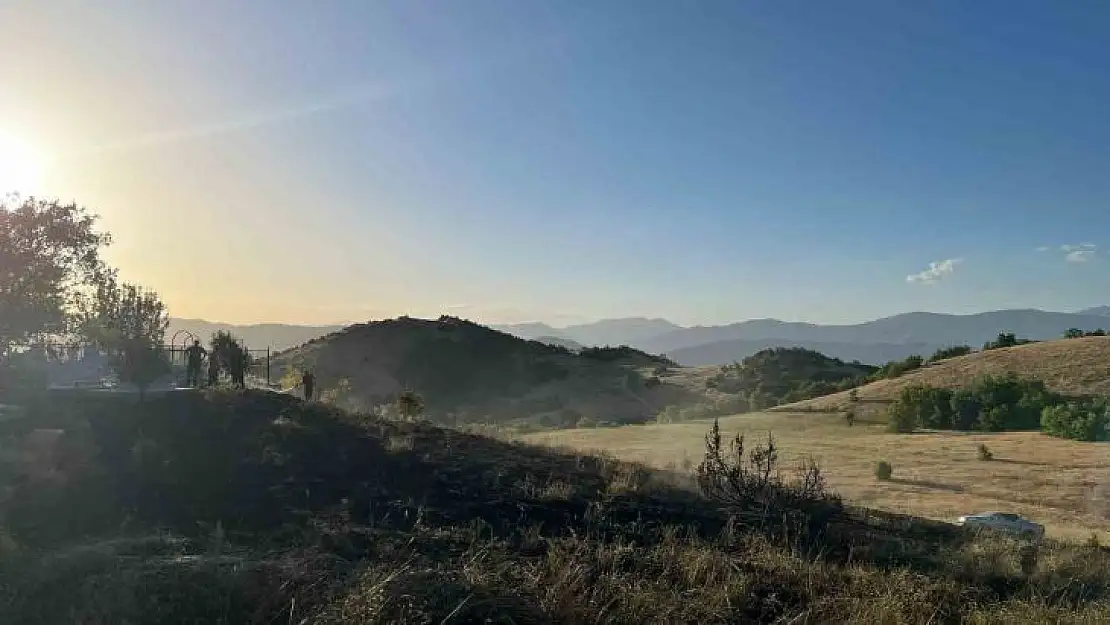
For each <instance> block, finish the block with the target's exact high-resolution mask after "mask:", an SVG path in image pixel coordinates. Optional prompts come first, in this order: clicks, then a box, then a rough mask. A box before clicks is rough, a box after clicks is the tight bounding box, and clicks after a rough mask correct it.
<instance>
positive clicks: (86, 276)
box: [0, 198, 110, 360]
mask: <svg viewBox="0 0 1110 625" xmlns="http://www.w3.org/2000/svg"><path fill="white" fill-rule="evenodd" d="M95 223H96V216H95V215H92V214H90V213H88V212H87V211H86V210H85V209H84V208H82V207H79V206H77V205H76V204H72V203H70V204H62V203H60V202H58V201H57V200H42V199H37V198H28V199H26V200H21V199H14V200H10V201H0V360H2V359H3V358H4V357H5V356H6V355H7V354H8V351H9V350H10V348H11V347H13V346H18V345H23V344H27V343H28V342H31V341H34V340H36V339H39V338H41V337H43V336H48V335H60V334H64V333H68V332H70V331H72V330H73V329H74V328H73V322H74V320H75V312H76V310H77V307H78V304H79V303H80V302H81V299H82V295H85V294H87V292H88V291H89V290H90V289H92V288H93V287H95V286H96V285H97V284H100V283H101V282H102V280H103V279H104V278H105V276H106V275H107V274H108V273H109V272H108V270H107V269H106V267H105V265H104V263H103V262H102V261H101V258H100V250H101V248H102V247H104V246H105V245H107V244H108V243H109V242H110V237H109V236H108V235H107V234H104V233H101V232H98V231H97V230H96V229H95Z"/></svg>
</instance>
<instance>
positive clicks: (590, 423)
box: [574, 417, 597, 428]
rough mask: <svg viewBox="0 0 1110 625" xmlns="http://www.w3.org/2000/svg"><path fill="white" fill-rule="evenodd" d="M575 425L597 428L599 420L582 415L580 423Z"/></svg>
mask: <svg viewBox="0 0 1110 625" xmlns="http://www.w3.org/2000/svg"><path fill="white" fill-rule="evenodd" d="M574 426H575V427H577V428H596V427H597V421H596V420H594V419H591V418H590V417H582V418H581V419H579V420H578V423H576V424H574Z"/></svg>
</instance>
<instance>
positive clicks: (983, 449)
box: [979, 443, 994, 462]
mask: <svg viewBox="0 0 1110 625" xmlns="http://www.w3.org/2000/svg"><path fill="white" fill-rule="evenodd" d="M979 459H980V460H982V461H984V462H989V461H991V460H994V454H992V453H991V450H990V449H987V446H986V445H984V444H983V443H979Z"/></svg>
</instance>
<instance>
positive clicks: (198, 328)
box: [166, 317, 343, 352]
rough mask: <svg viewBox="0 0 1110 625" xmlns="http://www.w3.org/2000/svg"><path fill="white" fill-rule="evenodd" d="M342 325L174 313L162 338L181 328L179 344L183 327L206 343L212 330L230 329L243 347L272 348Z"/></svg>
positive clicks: (280, 348) (185, 338)
mask: <svg viewBox="0 0 1110 625" xmlns="http://www.w3.org/2000/svg"><path fill="white" fill-rule="evenodd" d="M341 329H343V326H341V325H330V326H308V325H295V324H287V323H256V324H249V325H237V324H233V323H220V322H215V321H206V320H204V319H182V318H178V317H172V318H170V326H169V329H168V330H166V340H167V341H169V340H170V339H172V338H173V336H174V334H176V333H178V332H182V335H180V336H178V337H177V342H178V344H180V343H181V342H182V341H185V340H188V337H187V336H185V335H184V333H183V331H187V332H190V333H192V334H193V335H195V336H196V337H197V338H199V339H200V340H201V341H202V342H205V343H207V342H208V339H210V338H211V337H212V335H213V334H215V333H216V332H220V331H222V332H230V333H231V334H233V335H235V336H236V337H238V338H240V339H242V340H243V342H244V343H246V345H247V347H249V348H251V349H261V350H264V349H266V348H270V349H272V350H273V351H275V352H277V351H281V350H284V349H289V348H290V347H296V346H298V345H303V344H304V343H306V342H308V341H310V340H312V339H314V338H317V337H321V336H324V335H325V334H330V333H332V332H336V331H339V330H341Z"/></svg>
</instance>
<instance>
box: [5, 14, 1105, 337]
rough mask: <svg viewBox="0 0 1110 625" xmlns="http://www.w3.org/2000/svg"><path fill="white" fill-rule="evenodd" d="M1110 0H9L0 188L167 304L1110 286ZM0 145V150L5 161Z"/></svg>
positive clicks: (500, 302)
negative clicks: (92, 220)
mask: <svg viewBox="0 0 1110 625" xmlns="http://www.w3.org/2000/svg"><path fill="white" fill-rule="evenodd" d="M1107 32H1110V4H1107V3H1098V2H1074V3H1054V2H1046V1H1042V2H1020V1H986V0H984V1H979V2H950V1H937V2H929V3H922V2H890V1H889V0H875V1H859V2H853V1H848V2H836V3H832V2H821V3H817V2H805V1H800V0H799V1H794V0H786V1H782V2H773V3H772V2H747V1H732V0H719V1H710V0H706V1H704V2H681V1H678V0H665V1H664V0H627V1H617V0H614V1H610V2H541V1H538V0H503V1H493V0H467V1H466V2H447V1H421V2H413V1H402V0H398V1H395V2H384V1H382V2H372V1H369V0H330V1H329V2H317V3H308V2H300V3H293V2H281V3H278V2H270V1H268V0H237V1H236V2H223V1H220V0H192V1H183V0H182V1H176V0H160V1H159V2H142V1H140V0H130V1H123V0H101V1H99V2H96V3H91V2H78V1H76V0H74V1H66V0H0V185H3V184H4V183H5V181H7V182H8V183H9V184H13V182H12V181H18V182H19V184H20V185H22V186H23V188H22V189H9V190H19V191H21V192H23V193H24V195H27V194H28V193H34V194H37V195H44V196H52V197H58V198H60V199H63V200H74V201H76V202H78V203H79V204H82V205H84V206H87V207H89V208H90V209H91V210H93V211H94V212H96V213H98V214H99V215H100V216H101V221H100V224H101V226H102V227H103V228H104V229H106V230H108V231H110V232H111V233H112V234H113V236H114V243H113V245H112V246H111V248H110V249H109V251H108V254H107V256H108V259H109V261H110V262H112V263H113V264H115V265H116V266H118V267H119V268H120V270H121V274H122V276H123V278H125V279H127V280H129V281H133V282H137V283H140V284H143V285H146V286H149V287H152V288H154V289H156V290H157V291H158V292H159V293H160V294H161V295H162V297H163V298H164V299H165V300H166V302H167V303H168V305H169V307H170V311H171V313H172V314H174V315H175V316H181V317H194V318H196V317H199V318H206V319H209V320H214V321H217V320H218V321H225V322H232V323H253V322H263V321H270V322H277V321H280V322H289V323H332V322H347V321H356V320H365V319H369V318H381V317H387V316H395V315H399V314H410V315H414V316H438V315H439V314H442V313H446V314H453V315H458V316H462V317H467V318H471V319H475V320H478V321H483V322H488V323H508V322H521V321H530V320H537V321H544V322H548V323H553V324H556V325H560V324H568V323H576V322H582V321H589V320H593V319H599V318H611V317H624V316H648V317H665V318H667V319H670V320H672V321H674V322H677V323H682V324H716V323H728V322H733V321H739V320H743V319H749V318H764V317H774V318H779V319H784V320H803V321H811V322H817V323H846V322H856V321H863V320H866V319H872V318H876V317H881V316H886V315H891V314H896V313H900V312H906V311H913V310H929V311H936V312H953V313H969V312H978V311H983V310H992V309H1000V308H1043V309H1051V310H1077V309H1081V308H1085V307H1089V306H1096V305H1102V304H1107V303H1110V256H1108V255H1107V253H1108V252H1110V115H1107V114H1106V106H1107V102H1110V79H1108V78H1110V43H1108V41H1107V37H1106V33H1107ZM5 167H6V169H5Z"/></svg>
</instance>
